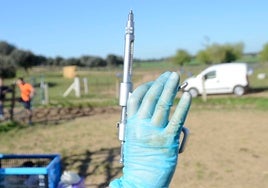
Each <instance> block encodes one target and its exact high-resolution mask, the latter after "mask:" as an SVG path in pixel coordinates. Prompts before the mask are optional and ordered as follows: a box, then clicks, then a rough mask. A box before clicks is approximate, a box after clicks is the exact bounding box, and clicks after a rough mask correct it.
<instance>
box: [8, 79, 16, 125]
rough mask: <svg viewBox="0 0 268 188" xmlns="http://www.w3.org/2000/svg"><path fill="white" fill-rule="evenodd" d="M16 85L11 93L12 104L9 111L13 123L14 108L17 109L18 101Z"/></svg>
mask: <svg viewBox="0 0 268 188" xmlns="http://www.w3.org/2000/svg"><path fill="white" fill-rule="evenodd" d="M15 87H16V86H15V84H12V85H11V89H12V93H11V102H10V110H9V114H10V120H11V121H13V117H14V107H15V101H16V97H15V96H16V88H15Z"/></svg>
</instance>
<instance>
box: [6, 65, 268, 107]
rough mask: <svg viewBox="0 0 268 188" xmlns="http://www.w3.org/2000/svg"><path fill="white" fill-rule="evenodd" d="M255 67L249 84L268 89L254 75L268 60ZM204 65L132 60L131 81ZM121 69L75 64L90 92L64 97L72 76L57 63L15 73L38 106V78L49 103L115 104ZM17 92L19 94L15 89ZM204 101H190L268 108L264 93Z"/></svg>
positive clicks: (183, 75)
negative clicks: (29, 88)
mask: <svg viewBox="0 0 268 188" xmlns="http://www.w3.org/2000/svg"><path fill="white" fill-rule="evenodd" d="M250 66H252V67H253V68H254V73H253V75H251V76H250V77H249V82H250V86H251V88H252V89H253V90H254V89H255V90H256V91H262V90H263V92H266V93H267V92H268V78H266V79H263V80H259V79H257V75H258V74H259V73H266V74H267V75H268V64H261V63H250ZM206 67H207V65H196V64H191V65H187V66H184V67H180V66H178V65H174V64H173V63H171V62H168V61H163V62H155V63H154V62H148V63H134V64H133V82H134V83H140V81H142V77H143V76H144V75H146V74H154V75H158V74H160V73H162V72H164V71H167V70H169V71H180V72H181V80H182V81H183V80H185V79H186V78H187V77H188V76H189V75H196V74H198V73H199V72H200V71H201V70H203V69H204V68H206ZM120 73H122V67H118V68H113V69H108V68H102V69H100V68H98V69H89V68H78V71H77V74H78V76H79V77H80V80H81V86H83V82H82V79H83V78H87V80H88V86H89V93H88V94H84V92H83V88H82V91H81V93H82V96H81V97H80V98H77V97H75V95H74V92H71V93H70V95H68V96H67V97H63V93H64V92H65V91H66V90H67V89H68V87H69V86H70V85H71V84H72V82H73V79H66V78H63V70H62V68H60V67H35V68H33V69H31V70H30V71H29V75H27V74H26V73H25V72H24V71H23V70H19V71H18V73H17V76H18V77H19V76H22V77H24V78H25V80H26V81H29V82H32V83H35V85H36V86H37V87H36V91H37V93H36V96H35V99H34V106H35V107H38V106H41V90H40V88H39V87H38V86H39V84H40V82H41V80H44V81H45V82H46V83H48V84H49V99H50V104H49V106H116V105H118V99H117V98H118V85H119V82H120V80H119V78H118V77H117V76H116V75H117V74H120ZM6 83H8V84H10V83H14V79H10V80H6ZM16 90H17V96H18V95H19V92H18V89H16ZM266 96H267V95H266ZM208 99H209V100H208V102H207V103H203V102H202V100H201V98H198V99H194V100H193V103H194V104H195V103H196V104H197V105H199V106H202V105H204V106H205V107H206V106H210V105H222V106H228V105H229V106H239V105H241V106H244V105H246V106H254V107H256V108H258V109H267V108H268V107H267V106H268V104H267V102H266V97H263V98H261V97H257V96H256V97H255V98H253V97H252V96H251V95H245V96H243V97H242V98H238V97H233V96H232V95H227V96H226V95H222V96H217V97H215V98H213V97H212V98H211V97H209V98H208Z"/></svg>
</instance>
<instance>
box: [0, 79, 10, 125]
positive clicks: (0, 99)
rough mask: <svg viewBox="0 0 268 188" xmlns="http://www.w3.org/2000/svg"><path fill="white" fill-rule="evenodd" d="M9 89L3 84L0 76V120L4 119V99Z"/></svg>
mask: <svg viewBox="0 0 268 188" xmlns="http://www.w3.org/2000/svg"><path fill="white" fill-rule="evenodd" d="M10 91H11V89H10V88H9V87H7V86H5V85H4V81H3V78H1V77H0V121H1V120H4V119H5V116H4V100H5V96H6V93H7V92H10Z"/></svg>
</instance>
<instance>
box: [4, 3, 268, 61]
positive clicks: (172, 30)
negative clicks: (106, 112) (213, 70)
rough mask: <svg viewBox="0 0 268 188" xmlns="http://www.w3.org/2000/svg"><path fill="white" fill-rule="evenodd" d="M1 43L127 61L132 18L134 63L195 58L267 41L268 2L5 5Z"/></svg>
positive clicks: (251, 47)
mask: <svg viewBox="0 0 268 188" xmlns="http://www.w3.org/2000/svg"><path fill="white" fill-rule="evenodd" d="M0 2H1V4H0V5H1V10H0V18H1V21H0V40H1V41H6V42H8V43H11V44H13V45H15V46H16V47H18V48H21V49H24V50H30V51H32V52H33V53H35V54H38V55H45V56H47V57H56V56H57V55H59V56H62V57H65V58H68V57H80V56H81V55H94V56H101V57H103V58H105V57H106V56H107V55H108V54H115V55H120V56H123V54H124V34H125V26H126V22H127V18H128V13H129V11H130V10H133V13H134V21H135V43H134V57H135V58H142V59H147V58H161V57H168V56H172V55H175V53H176V51H177V50H178V49H184V50H187V51H188V52H189V53H191V54H193V55H194V54H196V52H198V51H199V50H201V49H204V46H205V45H207V44H212V43H219V44H225V43H232V44H234V43H238V42H243V43H244V45H245V52H258V51H260V50H261V49H262V47H263V45H264V44H265V43H267V42H268V21H267V18H268V11H267V8H268V1H267V0H221V1H217V0H45V1H38V0H23V1H22V0H8V1H7V0H0Z"/></svg>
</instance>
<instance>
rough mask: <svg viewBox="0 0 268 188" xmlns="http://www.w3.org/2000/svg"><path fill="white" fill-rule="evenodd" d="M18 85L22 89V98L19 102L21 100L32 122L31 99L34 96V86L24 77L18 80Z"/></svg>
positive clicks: (30, 122)
mask: <svg viewBox="0 0 268 188" xmlns="http://www.w3.org/2000/svg"><path fill="white" fill-rule="evenodd" d="M17 86H18V87H19V89H20V99H19V102H21V103H22V104H23V106H24V108H25V109H26V111H27V114H28V119H29V122H28V123H29V124H32V105H31V100H32V98H33V96H34V92H35V91H34V87H33V86H32V85H31V84H29V83H26V82H25V81H24V79H23V78H18V80H17Z"/></svg>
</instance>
